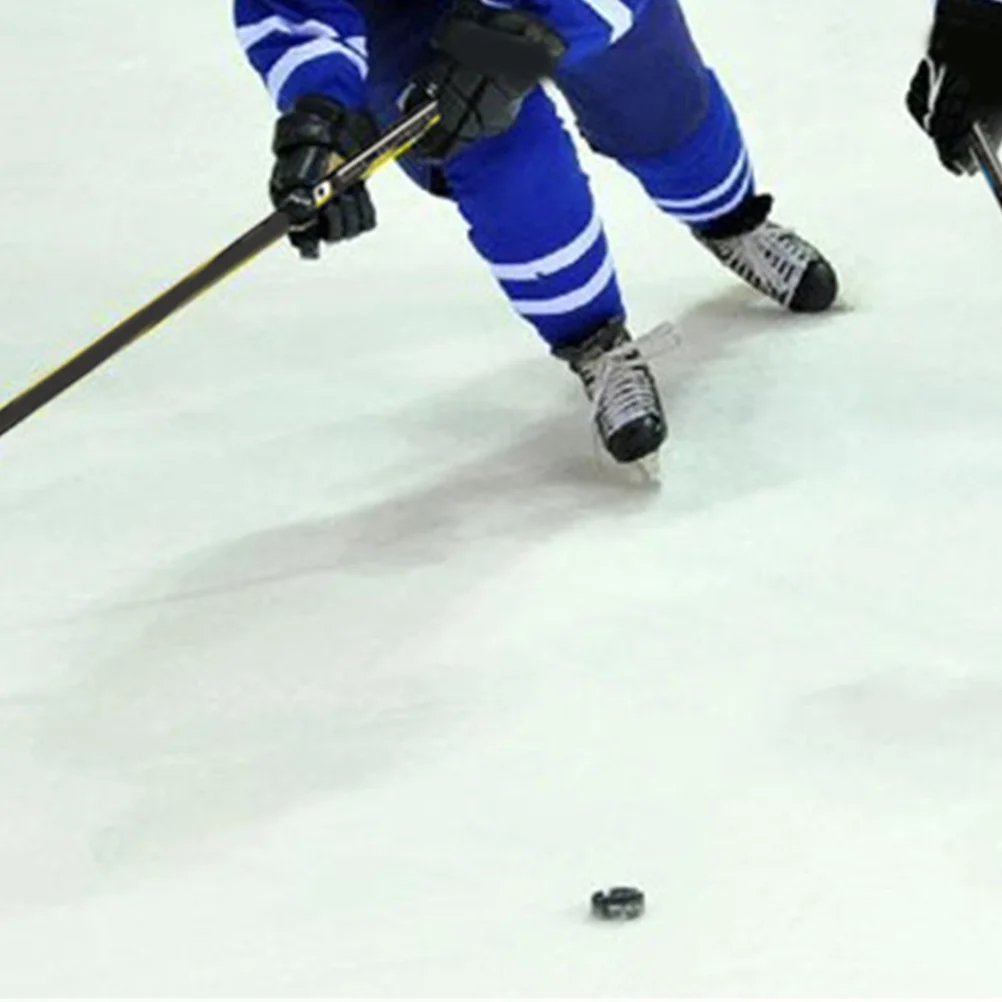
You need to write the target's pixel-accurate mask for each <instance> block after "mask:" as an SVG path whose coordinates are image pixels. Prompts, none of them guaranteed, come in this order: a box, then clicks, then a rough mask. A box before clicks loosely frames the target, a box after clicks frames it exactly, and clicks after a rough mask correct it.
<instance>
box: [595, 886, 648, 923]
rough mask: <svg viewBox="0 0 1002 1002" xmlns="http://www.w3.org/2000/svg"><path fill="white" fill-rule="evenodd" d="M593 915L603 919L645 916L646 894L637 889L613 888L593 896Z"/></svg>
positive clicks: (597, 892)
mask: <svg viewBox="0 0 1002 1002" xmlns="http://www.w3.org/2000/svg"><path fill="white" fill-rule="evenodd" d="M591 913H592V915H594V916H595V917H596V918H601V919H635V918H640V916H641V915H643V914H644V892H643V891H641V890H639V889H638V888H636V887H613V888H610V889H609V890H608V891H596V892H595V893H594V894H593V895H592V896H591Z"/></svg>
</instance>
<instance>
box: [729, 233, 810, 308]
mask: <svg viewBox="0 0 1002 1002" xmlns="http://www.w3.org/2000/svg"><path fill="white" fill-rule="evenodd" d="M710 245H711V247H712V248H713V250H714V251H715V253H716V254H717V256H718V257H719V258H720V260H721V261H722V262H723V263H724V264H725V265H727V267H728V268H730V269H731V270H732V271H733V272H735V274H737V275H739V276H740V277H741V278H743V279H744V280H745V281H746V282H749V283H751V284H752V285H753V286H755V287H756V288H757V289H759V290H761V291H762V292H764V293H765V294H766V295H767V296H770V297H772V298H773V299H775V300H776V301H777V302H778V303H780V304H781V305H783V306H789V304H790V301H791V300H792V299H793V296H794V294H795V293H796V291H797V287H798V286H799V285H800V280H801V279H802V278H803V276H804V272H805V271H806V270H807V268H808V266H809V265H810V263H811V260H812V258H813V254H812V252H811V248H810V247H809V246H808V245H807V244H805V243H804V241H802V240H801V239H800V238H799V237H798V236H797V234H796V233H794V232H793V230H789V229H786V228H785V227H782V226H778V225H777V224H776V223H769V222H767V223H764V224H763V225H762V226H759V227H758V228H757V229H755V230H752V232H751V233H744V234H742V235H741V236H737V237H729V238H727V239H726V240H715V241H711V244H710Z"/></svg>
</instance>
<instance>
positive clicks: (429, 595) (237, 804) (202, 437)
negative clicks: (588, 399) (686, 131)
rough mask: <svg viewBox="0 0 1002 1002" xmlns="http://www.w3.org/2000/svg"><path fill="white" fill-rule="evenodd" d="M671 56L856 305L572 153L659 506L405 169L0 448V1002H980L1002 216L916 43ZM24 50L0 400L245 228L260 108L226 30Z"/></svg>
mask: <svg viewBox="0 0 1002 1002" xmlns="http://www.w3.org/2000/svg"><path fill="white" fill-rule="evenodd" d="M689 9H690V19H691V21H692V22H693V26H694V28H695V30H696V31H697V33H698V34H699V36H700V38H701V41H702V45H703V48H704V50H705V51H706V53H707V55H708V57H709V58H710V59H711V60H712V62H714V63H715V64H716V65H717V66H718V67H719V69H720V70H721V73H722V76H723V78H724V80H725V81H726V82H727V83H728V85H729V86H730V88H731V90H732V92H733V95H734V97H735V100H736V102H737V103H738V105H739V108H740V109H741V113H742V118H743V124H744V127H745V131H746V133H747V136H748V139H749V142H750V143H751V145H752V148H753V150H754V152H755V155H756V162H757V169H758V174H759V178H760V180H761V182H762V185H763V187H765V188H767V189H770V190H772V191H774V192H775V193H776V195H777V197H778V211H777V216H778V218H780V219H782V220H784V221H787V222H790V223H792V224H794V225H795V226H797V227H798V228H799V229H801V230H802V231H803V232H804V233H805V234H806V235H808V236H810V237H811V238H812V239H814V240H815V241H817V242H818V243H819V244H820V245H821V246H822V247H823V248H824V249H825V250H826V251H827V252H828V253H829V254H830V255H831V256H832V258H833V259H834V261H835V262H836V263H837V264H838V266H839V267H840V269H841V272H842V278H843V285H844V308H843V309H842V310H840V311H839V312H837V313H834V314H832V315H831V316H828V317H825V318H821V319H796V318H791V317H788V316H785V315H782V314H781V313H780V312H778V311H777V310H775V309H773V308H771V307H770V306H769V305H764V304H762V303H760V302H758V301H757V300H756V299H755V297H754V296H753V295H751V294H750V293H746V292H745V291H743V290H742V289H741V288H739V287H738V285H737V283H736V281H735V280H733V279H732V278H731V277H730V276H729V275H728V274H727V273H725V272H724V271H723V270H721V269H720V268H719V266H718V265H716V263H715V262H714V261H713V260H712V259H711V258H710V257H709V255H707V254H705V253H704V252H703V251H701V250H700V249H699V248H698V247H696V246H694V245H693V243H692V241H691V239H690V238H688V237H687V236H686V235H685V233H684V232H682V231H681V230H680V229H679V228H678V227H677V226H675V225H674V224H672V223H671V222H670V221H668V220H667V219H664V218H663V217H661V216H659V215H658V214H657V212H656V211H655V210H654V209H653V208H651V207H650V206H649V205H648V204H647V202H646V201H645V200H644V198H643V197H642V195H641V193H640V191H639V189H638V188H637V187H636V185H635V183H634V182H633V181H632V180H631V179H630V178H629V177H627V176H625V175H623V174H622V173H620V172H619V171H618V170H617V169H616V168H615V167H613V166H612V165H609V164H604V163H599V162H596V161H595V160H594V159H591V158H589V160H588V163H589V166H590V168H591V169H592V171H593V174H594V177H595V181H596V185H597V188H598V191H599V195H600V200H601V204H602V206H603V208H604V212H605V216H606V219H607V222H608V228H609V231H610V236H611V238H612V240H613V244H614V246H615V248H616V250H617V252H618V258H619V263H620V268H621V272H622V279H623V284H624V287H625V290H626V292H627V295H628V297H629V300H630V303H631V305H632V309H633V320H634V326H635V327H636V329H638V330H642V329H644V328H646V327H648V326H650V325H652V324H654V323H656V322H658V321H661V320H664V319H669V318H670V319H674V320H676V321H677V323H678V330H679V332H680V334H681V336H682V344H681V346H680V347H679V348H678V349H677V350H676V351H674V352H671V353H669V354H668V355H666V356H665V357H664V358H662V359H660V360H659V362H658V366H659V372H660V375H661V378H662V382H663V386H664V390H665V394H666V398H667V403H668V406H669V408H670V415H671V422H672V434H673V438H672V440H671V445H670V448H669V449H668V450H667V451H666V454H665V460H664V476H663V484H662V487H661V489H660V491H659V492H657V493H650V492H645V491H642V490H638V489H636V488H631V487H630V486H627V485H623V484H621V483H620V482H618V481H617V480H616V479H614V478H610V477H608V476H607V475H605V474H604V473H603V472H601V471H600V470H598V469H596V467H595V465H594V461H593V450H592V442H591V438H590V432H589V428H588V421H587V408H586V405H585V404H584V402H583V400H582V398H581V397H580V393H579V389H578V387H577V386H576V384H575V382H574V381H573V380H572V379H571V377H570V376H569V375H568V374H567V373H566V372H565V371H564V369H563V368H562V367H561V366H560V365H558V364H557V363H555V362H553V361H552V360H551V359H549V358H548V357H547V356H546V354H545V352H544V351H543V350H542V349H541V348H540V346H539V344H538V343H537V341H536V340H535V338H534V336H533V334H532V332H531V331H530V330H529V329H528V328H523V327H522V326H521V324H520V322H519V321H517V320H516V319H513V318H512V317H510V316H509V314H508V311H507V307H506V306H505V305H504V303H503V302H502V301H501V300H500V297H499V296H498V295H497V294H496V293H495V290H494V287H493V284H492V281H491V279H490V277H489V276H488V275H487V274H486V273H485V270H484V269H483V268H482V266H481V265H480V264H479V262H478V261H477V260H475V259H474V258H473V256H472V254H471V253H470V252H469V251H468V249H467V246H466V243H465V239H464V235H463V230H462V226H461V225H460V223H459V221H458V219H456V218H454V216H453V213H452V210H451V209H450V207H449V206H447V205H445V204H440V203H436V202H433V201H429V200H424V199H423V198H421V197H420V196H419V194H417V193H416V192H415V191H414V190H412V189H411V187H410V186H409V185H408V184H407V182H405V181H404V180H403V179H402V178H400V177H399V176H397V175H396V174H395V173H394V172H393V171H392V170H391V171H388V172H387V173H386V174H385V175H380V176H379V178H378V179H377V180H376V181H375V182H374V191H375V194H376V197H377V200H378V203H379V207H380V210H381V216H382V224H383V225H382V226H381V229H380V230H379V231H378V232H377V233H376V234H375V235H374V236H373V237H371V238H368V239H366V240H364V241H360V242H358V243H356V244H353V245H351V246H350V247H345V248H343V249H338V250H337V251H336V252H334V253H330V254H328V255H327V256H326V257H325V259H324V261H323V262H322V263H321V264H320V265H318V266H307V265H303V264H300V262H299V261H298V260H297V259H296V258H295V257H294V256H293V255H292V254H291V253H289V252H287V251H286V250H285V249H284V248H278V249H275V250H274V251H272V252H271V253H269V254H268V255H267V256H266V257H265V258H263V259H261V260H260V261H258V262H257V263H256V264H255V265H254V266H253V267H251V268H250V269H248V270H246V271H244V272H243V273H241V274H240V275H239V276H237V277H236V278H235V279H233V280H232V281H230V282H228V283H226V284H225V285H224V286H222V287H220V288H219V289H217V290H216V291H215V292H213V293H212V294H211V295H210V296H209V297H207V298H206V299H204V300H202V301H200V302H199V303H197V304H195V305H194V306H193V307H192V308H191V309H190V310H189V311H187V312H185V313H184V314H183V315H182V316H180V317H179V318H177V319H175V320H174V321H172V322H171V323H169V324H168V325H166V326H165V327H164V328H162V329H161V330H160V331H159V332H158V333H157V334H156V335H155V336H153V337H151V338H149V339H148V340H146V341H144V342H142V343H141V344H139V345H137V346H136V347H135V348H133V349H131V350H130V351H129V352H127V353H126V354H124V355H122V356H121V357H120V358H119V359H117V360H116V361H115V362H114V363H113V364H112V365H110V366H108V367H107V368H106V369H103V370H102V371H101V372H100V373H99V374H98V375H96V376H95V377H93V378H91V379H89V380H88V381H87V382H86V383H85V384H84V385H82V386H81V387H80V388H78V389H77V390H76V391H74V392H73V393H72V394H70V395H68V396H66V397H65V398H63V399H62V400H61V401H59V402H58V403H57V404H54V405H53V406H52V407H51V408H49V409H47V410H46V411H45V412H44V413H43V414H41V415H39V416H38V417H36V418H35V419H33V420H32V421H30V422H29V423H28V424H26V425H24V426H23V427H22V428H20V429H18V430H16V431H14V432H12V433H11V434H10V435H9V436H8V437H6V438H4V439H3V441H2V442H0V996H38V995H79V994H90V995H94V994H100V995H125V994H129V995H132V994H137V995H141V996H149V995H166V994H173V995H190V994H198V995H204V996H219V995H274V994H283V995H284V994H294V995H314V996H315V995H334V996H342V995H354V996H372V995H379V994H383V995H386V994H390V995H398V996H418V995H454V994H460V993H462V994H470V995H476V996H485V995H492V996H518V995H537V996H538V995H552V996H566V995H572V994H573V995H581V994H583V995H589V996H623V995H641V994H643V995H681V994H686V995H696V996H705V995H722V994H732V995H733V994H752V995H761V994H772V995H776V994H778V995H789V994H794V993H797V994H804V993H806V994H825V995H863V996H873V995H877V994H882V995H888V994H894V995H917V994H924V995H932V994H951V995H952V994H958V993H959V994H967V995H974V994H982V995H983V994H999V993H1002V949H1000V943H1002V616H1000V609H999V594H1000V588H1002V285H1000V275H1002V218H1000V216H999V213H998V210H997V209H996V207H995V205H994V203H993V202H992V200H991V198H990V196H989V194H988V191H987V188H986V187H985V185H984V184H982V183H981V182H980V181H979V180H977V179H975V180H971V181H969V182H967V183H962V182H960V181H956V180H954V179H952V178H950V177H949V176H948V175H947V174H946V173H945V172H943V171H941V169H940V168H939V167H938V165H937V163H936V161H935V159H934V157H933V155H932V151H931V148H927V145H926V143H925V142H924V141H923V138H922V137H921V136H920V134H919V133H918V132H917V130H915V129H914V127H913V125H912V124H911V122H910V121H909V120H908V119H907V117H906V115H905V113H904V111H903V105H902V95H903V91H904V89H905V87H906V85H907V80H908V77H909V76H910V74H911V71H912V68H913V65H914V62H915V60H916V58H917V56H918V54H919V52H920V49H921V45H922V41H923V30H924V24H925V18H926V16H927V13H928V4H926V3H921V2H914V0H881V2H880V3H874V2H867V3H865V4H857V5H849V6H847V5H845V4H839V3H831V2H828V0H756V2H754V3H742V2H737V0H690V4H689ZM3 22H4V24H3V30H2V32H0V77H2V86H0V137H2V143H3V156H2V158H0V255H2V273H0V275H2V278H0V321H2V322H0V391H2V394H3V397H4V398H5V399H6V398H7V397H9V396H11V395H12V394H14V393H15V392H17V391H18V390H20V389H21V388H23V387H24V386H25V385H26V384H27V383H29V382H31V380H32V379H33V378H34V377H35V376H36V375H37V374H39V373H40V372H42V371H44V370H45V369H46V368H48V367H49V366H51V365H53V364H55V363H57V362H59V361H61V360H62V359H64V358H65V357H66V356H67V355H69V354H70V353H72V352H73V351H74V350H75V349H76V348H78V347H80V346H82V345H84V344H86V343H87V342H89V341H90V340H92V339H93V338H94V337H96V336H97V335H98V334H99V333H100V332H101V331H102V330H104V329H105V328H107V327H108V326H110V325H111V324H112V323H114V322H115V321H117V320H118V319H120V318H121V317H122V316H124V315H125V314H127V313H129V312H131V311H132V310H133V309H134V308H136V307H137V306H139V305H141V304H142V303H143V302H145V301H146V300H147V299H149V298H150V297H151V296H152V295H154V294H155V293H156V292H158V291H160V289H161V288H163V287H164V286H165V285H166V284H169V282H171V281H172V280H173V279H175V278H176V277H178V276H179V275H180V274H182V273H183V272H184V271H187V270H188V269H189V268H190V267H191V266H193V265H194V264H196V263H198V261H200V260H202V259H203V258H205V257H207V256H208V255H209V254H210V253H211V252H213V251H214V250H215V249H216V248H217V247H219V246H220V245H221V244H223V243H225V242H227V241H228V240H229V239H231V238H232V237H234V236H235V235H236V234H237V233H238V232H240V231H241V230H242V229H244V228H245V227H246V226H248V225H250V224H251V223H253V222H254V221H255V220H256V219H257V218H258V217H260V216H261V215H263V214H264V213H265V212H266V211H267V210H268V205H267V203H266V200H265V198H264V197H263V188H264V182H265V178H266V176H267V172H268V170H269V165H270V157H269V153H268V143H269V139H270V135H269V133H270V129H271V122H272V112H271V109H270V107H269V104H268V100H267V98H266V95H265V93H264V91H263V89H262V88H261V86H260V84H259V82H258V81H257V80H256V79H255V77H254V76H253V74H252V73H251V71H250V70H249V68H248V67H247V66H246V65H245V64H244V62H243V56H242V54H241V53H240V51H239V50H238V48H237V45H236V42H235V41H234V40H233V38H232V36H231V28H230V24H229V4H228V3H224V2H218V3H211V2H207V0H173V2H171V3H161V4H154V3H146V2H144V3H136V2H133V0H101V2H100V3H94V2H92V0H88V2H83V0H59V2H57V3H52V4H48V3H46V4H42V3H22V4H13V3H9V4H8V5H7V8H5V11H4V17H3ZM623 882H626V883H635V884H639V885H640V886H641V887H643V888H644V889H645V891H646V892H647V895H648V898H649V912H648V914H647V916H646V917H645V918H644V919H643V920H641V921H639V922H636V923H633V924H630V925H627V926H607V925H602V924H597V923H594V922H592V921H590V920H589V919H588V917H587V900H588V897H589V895H590V894H591V892H592V891H593V890H594V889H596V888H598V887H600V886H608V885H611V884H615V883H623Z"/></svg>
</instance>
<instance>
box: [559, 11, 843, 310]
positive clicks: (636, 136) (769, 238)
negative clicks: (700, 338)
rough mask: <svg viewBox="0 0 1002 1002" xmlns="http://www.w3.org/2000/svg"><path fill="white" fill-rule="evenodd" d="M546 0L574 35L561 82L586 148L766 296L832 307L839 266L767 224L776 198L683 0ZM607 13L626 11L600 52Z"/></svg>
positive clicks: (805, 306)
mask: <svg viewBox="0 0 1002 1002" xmlns="http://www.w3.org/2000/svg"><path fill="white" fill-rule="evenodd" d="M539 2H540V4H541V5H542V8H543V10H542V11H541V12H543V13H544V14H545V16H547V18H548V19H549V20H550V21H551V22H552V23H553V25H554V27H556V28H557V30H558V31H563V32H564V33H565V35H564V37H565V38H566V39H567V40H568V41H569V43H570V49H569V52H568V55H567V57H566V59H565V61H564V64H563V66H562V67H561V72H560V75H559V78H558V84H559V86H560V88H561V90H562V91H563V93H564V94H565V96H566V97H567V100H568V102H569V103H570V105H571V107H572V108H573V110H574V113H575V116H576V118H577V121H578V124H579V126H580V128H581V131H582V133H583V135H584V136H585V138H586V139H587V141H588V143H589V145H591V146H592V148H593V149H595V150H596V151H597V152H599V153H602V154H604V155H606V156H609V157H612V158H614V159H615V160H617V161H618V162H619V163H620V164H622V165H623V166H624V167H625V168H626V169H627V170H629V171H630V172H631V173H632V174H634V175H635V176H636V177H637V179H638V180H639V181H640V183H641V184H642V185H643V187H644V188H645V190H646V191H647V193H648V194H649V195H650V197H651V198H652V200H653V201H654V202H655V204H656V205H657V206H658V207H659V208H660V209H661V210H662V211H664V212H666V213H668V214H669V215H671V216H673V217H674V218H675V219H677V220H679V221H680V222H682V223H685V224H686V225H687V226H689V227H691V228H692V230H693V232H694V234H695V235H696V236H697V238H698V239H699V240H700V242H701V243H702V244H703V245H704V246H705V247H707V248H708V249H709V250H710V251H712V252H713V253H714V254H715V255H716V256H717V257H718V258H719V259H720V260H721V261H722V262H723V263H724V264H725V265H727V266H728V267H730V268H731V269H732V270H733V271H735V272H736V273H737V274H738V275H740V276H741V277H742V278H743V279H745V280H746V281H748V282H749V283H750V284H752V285H753V286H755V287H756V288H758V289H759V290H760V291H762V292H764V293H765V294H766V295H768V296H770V297H771V298H773V299H775V300H776V301H778V302H780V303H781V304H783V305H784V306H787V307H789V308H791V309H793V310H809V311H815V310H821V309H825V308H827V307H828V306H829V305H831V302H832V301H833V299H834V297H835V294H836V291H837V282H836V278H835V273H834V271H833V269H832V268H831V266H830V265H829V264H828V262H827V261H826V260H825V259H824V257H823V256H822V255H821V254H820V252H819V251H817V249H816V248H814V247H813V246H812V245H811V244H809V243H808V242H807V241H806V240H804V239H803V238H801V237H799V236H798V235H797V234H795V233H793V232H792V231H790V230H788V229H786V228H784V227H780V226H778V225H776V224H774V223H772V222H770V221H769V219H768V217H769V213H770V211H771V208H772V198H771V196H769V195H763V194H757V193H756V190H755V179H754V173H753V169H752V163H751V158H750V156H749V153H748V149H747V147H746V146H745V142H744V139H743V137H742V134H741V129H740V127H739V124H738V120H737V116H736V114H735V112H734V109H733V107H732V105H731V102H730V100H729V99H728V96H727V94H726V92H725V90H724V88H723V87H722V86H721V84H720V82H719V80H718V79H717V77H716V75H715V74H714V73H713V72H712V71H711V70H710V69H708V68H707V67H706V66H705V64H704V63H703V60H702V58H701V56H700V53H699V51H698V49H697V47H696V45H695V43H694V42H693V39H692V36H691V34H690V33H689V30H688V27H687V25H686V23H685V19H684V17H683V15H682V11H681V10H680V8H679V6H678V3H677V0H603V2H601V3H600V2H598V0H545V2H544V0H539ZM610 10H616V11H618V12H619V15H620V18H619V22H618V24H617V25H616V26H615V27H614V28H613V29H612V34H613V37H614V38H615V40H614V41H613V42H612V44H611V45H607V46H605V47H604V48H601V47H598V46H597V45H596V37H601V31H602V21H603V18H602V17H600V16H599V15H598V13H597V12H598V11H602V12H604V14H605V15H606V17H608V15H609V11H610ZM606 28H608V25H606ZM617 31H618V32H619V34H618V36H617V34H616V32H617ZM596 33H597V34H596ZM605 37H606V39H607V40H608V38H609V33H608V30H607V31H606V36H605Z"/></svg>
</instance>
